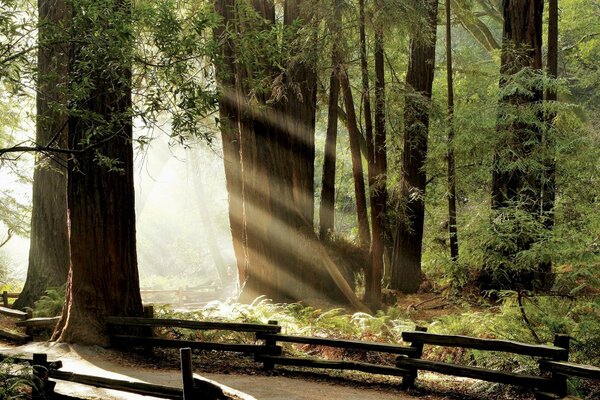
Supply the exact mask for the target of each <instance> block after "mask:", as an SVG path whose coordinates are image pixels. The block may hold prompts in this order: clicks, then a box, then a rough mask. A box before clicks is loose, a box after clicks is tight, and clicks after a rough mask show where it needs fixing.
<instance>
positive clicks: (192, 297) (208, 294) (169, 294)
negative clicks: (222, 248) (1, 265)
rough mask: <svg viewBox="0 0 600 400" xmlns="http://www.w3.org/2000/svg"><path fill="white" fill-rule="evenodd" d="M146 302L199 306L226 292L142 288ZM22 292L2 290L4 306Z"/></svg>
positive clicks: (210, 287)
mask: <svg viewBox="0 0 600 400" xmlns="http://www.w3.org/2000/svg"><path fill="white" fill-rule="evenodd" d="M140 294H141V295H142V299H143V302H144V304H171V305H174V306H177V307H199V306H203V305H205V304H206V303H207V302H209V301H212V300H215V299H218V298H221V297H222V296H223V294H224V291H223V289H222V288H220V287H218V286H216V285H205V286H196V287H185V288H184V287H180V288H177V289H165V290H162V289H161V290H155V289H142V290H140ZM20 295H21V293H16V292H8V291H6V290H5V291H3V292H2V306H3V307H5V308H11V307H12V303H13V301H14V299H17V298H18V297H19V296H20Z"/></svg>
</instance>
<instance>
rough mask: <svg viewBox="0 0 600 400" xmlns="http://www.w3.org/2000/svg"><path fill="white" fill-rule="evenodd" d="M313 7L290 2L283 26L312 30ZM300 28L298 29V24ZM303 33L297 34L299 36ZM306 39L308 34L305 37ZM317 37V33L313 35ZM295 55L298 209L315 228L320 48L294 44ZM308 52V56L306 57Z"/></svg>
mask: <svg viewBox="0 0 600 400" xmlns="http://www.w3.org/2000/svg"><path fill="white" fill-rule="evenodd" d="M308 6H310V5H309V4H307V1H306V0H286V1H285V3H284V19H283V24H284V26H285V27H287V28H288V29H295V27H296V26H303V27H304V28H306V29H310V28H312V24H313V22H312V21H311V20H312V16H311V14H310V8H308ZM298 22H299V24H298V25H295V24H296V23H298ZM299 35H300V32H298V30H296V32H295V36H297V37H299ZM304 35H306V34H304ZM309 35H310V36H315V34H314V33H309ZM292 49H293V54H294V55H296V57H298V56H299V57H298V59H292V60H291V61H290V63H289V65H288V68H287V73H286V78H287V84H286V89H287V96H286V97H287V100H286V101H285V124H286V127H287V131H288V132H287V133H288V135H289V138H290V147H291V153H290V155H291V157H292V183H293V194H294V206H295V207H296V209H297V212H298V213H299V214H300V215H301V218H302V219H303V220H304V221H305V222H306V223H307V224H308V225H310V227H311V228H313V225H314V212H315V206H314V204H315V201H314V198H315V121H316V111H317V71H316V65H315V63H314V61H312V60H315V59H316V57H315V54H314V53H315V52H316V47H312V46H311V47H310V50H307V49H306V48H305V44H304V41H303V40H295V41H294V42H293V43H292ZM307 52H308V54H306V53H307Z"/></svg>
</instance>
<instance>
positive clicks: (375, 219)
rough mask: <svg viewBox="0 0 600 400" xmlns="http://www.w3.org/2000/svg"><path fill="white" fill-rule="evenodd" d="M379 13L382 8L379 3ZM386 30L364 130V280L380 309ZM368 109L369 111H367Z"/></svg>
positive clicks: (378, 32)
mask: <svg viewBox="0 0 600 400" xmlns="http://www.w3.org/2000/svg"><path fill="white" fill-rule="evenodd" d="M376 4H377V5H378V6H379V8H380V10H382V5H381V3H380V2H377V3H376ZM359 6H361V9H360V19H361V22H360V37H361V49H362V50H361V53H363V54H362V55H361V58H362V61H361V62H362V69H363V88H364V89H365V90H367V93H366V96H367V98H368V96H369V94H368V82H367V74H366V71H365V70H366V69H367V65H366V49H365V47H366V46H365V42H366V40H365V39H364V4H363V3H361V4H359ZM383 40H384V38H383V28H382V27H381V26H379V27H377V28H376V29H375V134H374V135H371V136H372V137H369V125H370V119H371V113H370V102H367V98H365V121H367V122H366V123H365V127H366V132H367V142H370V141H372V142H371V143H367V147H368V148H371V150H370V151H369V152H368V153H369V188H370V192H371V225H372V227H373V231H372V238H371V249H370V256H371V257H370V258H371V265H370V271H369V273H368V274H366V276H365V284H366V289H365V297H366V298H367V299H368V302H369V304H372V305H376V306H379V304H380V303H381V278H382V275H383V256H384V251H385V226H386V222H385V221H386V212H387V145H386V138H385V136H386V129H385V66H384V47H383V45H384V42H383ZM367 105H369V107H367Z"/></svg>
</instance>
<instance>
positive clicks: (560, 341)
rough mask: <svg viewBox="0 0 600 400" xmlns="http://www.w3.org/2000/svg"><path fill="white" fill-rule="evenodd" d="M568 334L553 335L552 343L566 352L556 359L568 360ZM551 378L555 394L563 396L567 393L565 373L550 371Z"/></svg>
mask: <svg viewBox="0 0 600 400" xmlns="http://www.w3.org/2000/svg"><path fill="white" fill-rule="evenodd" d="M570 339H571V338H570V337H569V335H562V334H556V335H554V345H555V346H556V347H561V348H563V349H566V350H567V352H566V354H565V355H564V356H563V357H560V360H558V361H569V345H570V343H569V342H570ZM552 380H553V381H554V382H555V390H556V394H558V395H559V396H561V397H563V396H566V395H567V377H566V376H565V375H561V374H558V373H556V372H552Z"/></svg>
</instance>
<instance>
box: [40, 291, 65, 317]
mask: <svg viewBox="0 0 600 400" xmlns="http://www.w3.org/2000/svg"><path fill="white" fill-rule="evenodd" d="M64 304H65V286H64V285H63V286H60V287H51V288H48V289H46V291H45V294H44V295H43V296H42V297H41V298H40V299H39V300H38V301H36V302H35V305H34V307H33V315H34V316H35V317H56V316H57V315H60V313H61V312H62V309H63V305H64Z"/></svg>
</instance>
